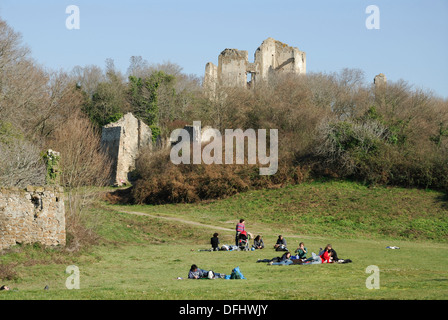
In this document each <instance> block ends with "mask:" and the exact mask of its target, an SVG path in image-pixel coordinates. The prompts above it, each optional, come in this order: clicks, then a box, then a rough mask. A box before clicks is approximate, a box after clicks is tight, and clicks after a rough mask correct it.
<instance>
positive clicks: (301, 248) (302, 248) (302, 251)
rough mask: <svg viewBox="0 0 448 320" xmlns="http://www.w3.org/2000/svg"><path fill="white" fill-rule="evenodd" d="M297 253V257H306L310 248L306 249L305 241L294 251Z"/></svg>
mask: <svg viewBox="0 0 448 320" xmlns="http://www.w3.org/2000/svg"><path fill="white" fill-rule="evenodd" d="M294 252H295V253H297V255H296V259H306V254H307V253H308V250H307V249H306V247H305V245H304V243H303V242H300V243H299V247H298V248H297V249H296V251H294Z"/></svg>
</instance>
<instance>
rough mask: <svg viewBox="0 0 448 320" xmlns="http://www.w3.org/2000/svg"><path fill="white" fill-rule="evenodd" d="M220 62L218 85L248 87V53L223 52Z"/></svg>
mask: <svg viewBox="0 0 448 320" xmlns="http://www.w3.org/2000/svg"><path fill="white" fill-rule="evenodd" d="M218 60H219V65H218V81H219V82H218V85H220V86H224V87H241V88H244V87H245V86H246V85H247V75H246V69H247V64H248V53H247V51H242V50H236V49H226V50H224V51H223V52H221V54H220V55H219V58H218Z"/></svg>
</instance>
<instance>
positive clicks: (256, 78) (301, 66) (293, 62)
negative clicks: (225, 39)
mask: <svg viewBox="0 0 448 320" xmlns="http://www.w3.org/2000/svg"><path fill="white" fill-rule="evenodd" d="M276 73H293V74H306V53H305V52H303V51H300V50H299V49H298V48H295V47H291V46H289V45H287V44H284V43H282V42H280V41H277V40H275V39H273V38H268V39H266V40H265V41H263V43H262V44H261V46H260V47H259V48H258V49H257V50H256V51H255V56H254V62H249V59H248V52H247V51H244V50H237V49H225V50H224V51H222V52H221V54H220V55H219V57H218V65H217V66H216V65H214V64H213V63H212V62H209V63H207V65H206V66H205V76H204V89H206V90H208V91H209V92H215V91H216V89H217V88H218V87H233V88H249V89H251V88H256V86H257V84H258V83H261V82H263V81H269V79H270V78H271V77H272V76H273V75H274V74H276Z"/></svg>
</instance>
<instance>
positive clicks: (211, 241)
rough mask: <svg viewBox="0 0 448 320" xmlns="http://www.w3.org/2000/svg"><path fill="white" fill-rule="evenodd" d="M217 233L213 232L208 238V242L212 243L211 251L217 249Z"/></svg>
mask: <svg viewBox="0 0 448 320" xmlns="http://www.w3.org/2000/svg"><path fill="white" fill-rule="evenodd" d="M218 236H219V234H218V233H214V234H213V238H211V239H210V244H211V245H212V249H213V251H219V238H218Z"/></svg>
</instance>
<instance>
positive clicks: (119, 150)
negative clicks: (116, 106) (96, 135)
mask: <svg viewBox="0 0 448 320" xmlns="http://www.w3.org/2000/svg"><path fill="white" fill-rule="evenodd" d="M101 145H102V147H103V148H104V149H105V150H106V151H107V153H108V154H109V157H110V158H111V159H112V177H111V184H116V185H123V184H124V183H126V182H128V181H129V177H128V174H129V172H130V171H132V170H133V169H134V167H135V160H136V158H137V157H138V154H139V151H140V150H141V149H142V148H144V147H151V145H152V132H151V129H150V128H149V127H148V126H147V125H146V124H145V123H144V122H143V121H141V120H139V119H137V118H136V117H134V116H133V115H132V113H128V114H126V115H124V116H123V118H121V119H120V120H118V121H117V122H114V123H111V124H108V125H107V126H104V127H103V130H102V134H101Z"/></svg>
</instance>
